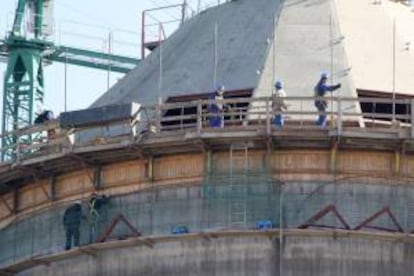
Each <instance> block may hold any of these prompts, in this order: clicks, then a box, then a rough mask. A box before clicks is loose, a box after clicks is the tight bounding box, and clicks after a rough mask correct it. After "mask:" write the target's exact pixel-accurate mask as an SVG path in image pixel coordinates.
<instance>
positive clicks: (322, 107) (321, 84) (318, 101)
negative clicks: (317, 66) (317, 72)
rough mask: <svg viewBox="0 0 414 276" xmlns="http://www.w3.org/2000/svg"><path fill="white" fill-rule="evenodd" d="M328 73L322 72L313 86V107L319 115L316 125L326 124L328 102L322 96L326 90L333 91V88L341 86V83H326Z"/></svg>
mask: <svg viewBox="0 0 414 276" xmlns="http://www.w3.org/2000/svg"><path fill="white" fill-rule="evenodd" d="M328 78H329V75H328V74H327V73H322V74H321V77H320V79H319V81H318V83H317V84H316V86H315V88H314V92H315V107H316V108H317V109H318V112H319V117H318V120H317V121H316V124H317V125H318V126H322V127H323V126H325V124H326V108H327V107H328V102H327V101H326V100H325V99H324V98H323V97H324V96H325V94H326V92H334V91H335V90H337V89H339V88H340V87H341V84H340V83H338V84H335V85H328V84H327V81H328Z"/></svg>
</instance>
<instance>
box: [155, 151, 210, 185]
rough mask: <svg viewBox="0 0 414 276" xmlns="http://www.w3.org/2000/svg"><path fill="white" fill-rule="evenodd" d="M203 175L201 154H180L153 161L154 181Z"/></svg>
mask: <svg viewBox="0 0 414 276" xmlns="http://www.w3.org/2000/svg"><path fill="white" fill-rule="evenodd" d="M203 173H204V158H203V154H201V153H197V154H180V155H174V156H166V157H160V158H155V159H154V180H155V181H158V180H166V179H174V178H188V177H197V176H202V175H203Z"/></svg>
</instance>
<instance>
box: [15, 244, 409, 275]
mask: <svg viewBox="0 0 414 276" xmlns="http://www.w3.org/2000/svg"><path fill="white" fill-rule="evenodd" d="M413 249H414V246H413V245H412V244H404V243H398V242H387V241H370V240H359V239H346V238H345V239H332V238H326V239H321V238H312V237H295V238H291V237H289V238H285V239H284V240H283V243H282V244H280V241H279V240H278V239H269V238H266V237H233V238H229V237H228V238H219V239H212V240H210V241H206V240H194V241H189V240H187V241H185V240H183V241H180V242H170V243H162V244H156V245H155V246H154V248H152V249H150V248H147V247H143V246H141V247H132V248H125V249H116V250H107V251H101V252H99V253H98V255H97V256H96V257H92V256H87V255H83V256H81V257H75V258H68V259H66V260H62V261H59V262H57V263H53V264H51V265H49V266H38V267H36V268H34V269H31V270H28V271H26V272H24V273H20V274H18V275H25V276H26V275H27V276H28V275H42V276H47V275H53V276H58V275H62V276H63V275H180V276H182V275H206V276H207V275H208V276H211V275H217V276H218V275H226V276H231V275H234V276H236V275H237V276H240V275H246V276H247V275H263V276H264V275H283V276H302V275H303V276H316V275H317V276H321V275H322V276H332V275H335V276H349V275H353V276H390V275H412V270H413V268H414V263H413V262H412V260H413V258H414V254H413V253H414V251H413Z"/></svg>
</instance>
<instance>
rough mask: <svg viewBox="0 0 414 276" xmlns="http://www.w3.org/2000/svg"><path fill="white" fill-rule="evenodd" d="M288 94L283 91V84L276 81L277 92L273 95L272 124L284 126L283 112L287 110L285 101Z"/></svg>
mask: <svg viewBox="0 0 414 276" xmlns="http://www.w3.org/2000/svg"><path fill="white" fill-rule="evenodd" d="M285 98H286V92H285V91H284V90H283V82H281V81H276V83H275V90H274V91H273V93H272V109H273V114H274V117H273V120H272V124H274V125H276V126H280V127H281V126H283V124H284V121H283V115H282V113H283V112H286V110H287V107H288V106H287V104H286V101H285Z"/></svg>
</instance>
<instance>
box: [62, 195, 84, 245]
mask: <svg viewBox="0 0 414 276" xmlns="http://www.w3.org/2000/svg"><path fill="white" fill-rule="evenodd" d="M81 218H82V206H81V204H80V202H77V203H75V204H72V205H71V206H69V207H68V208H67V209H66V210H65V213H64V215H63V226H64V228H65V232H66V244H65V250H69V249H70V248H71V247H72V238H73V246H79V239H80V233H79V228H80V223H81Z"/></svg>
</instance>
